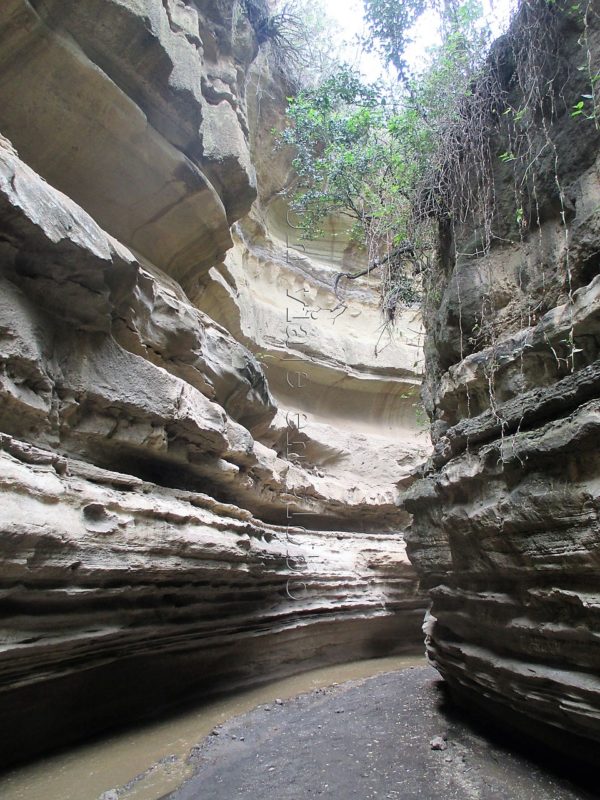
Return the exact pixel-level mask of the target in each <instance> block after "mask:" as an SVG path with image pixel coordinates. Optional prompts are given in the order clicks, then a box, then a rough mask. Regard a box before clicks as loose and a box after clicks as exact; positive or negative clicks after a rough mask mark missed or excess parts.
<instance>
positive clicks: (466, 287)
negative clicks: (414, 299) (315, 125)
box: [404, 12, 600, 758]
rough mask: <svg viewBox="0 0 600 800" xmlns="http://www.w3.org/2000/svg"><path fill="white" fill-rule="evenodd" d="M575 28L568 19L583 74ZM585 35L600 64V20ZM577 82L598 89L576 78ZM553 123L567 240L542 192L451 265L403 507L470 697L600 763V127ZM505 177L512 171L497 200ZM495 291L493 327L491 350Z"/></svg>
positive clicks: (572, 120)
mask: <svg viewBox="0 0 600 800" xmlns="http://www.w3.org/2000/svg"><path fill="white" fill-rule="evenodd" d="M558 13H561V12H558ZM597 19H598V18H597V16H594V26H597ZM579 33H580V31H579V29H578V27H577V24H576V21H574V19H573V17H572V16H569V15H565V17H564V18H563V20H562V28H561V31H560V34H561V46H562V48H563V54H562V55H563V57H564V59H566V63H567V64H568V65H570V69H571V72H570V74H571V75H572V76H577V70H576V66H577V64H578V63H579V62H577V64H576V63H575V61H576V59H577V58H579V52H580V49H581V43H580V42H578V38H577V37H578V36H579ZM589 41H590V46H591V58H592V59H593V61H594V63H596V62H597V57H598V52H599V49H598V41H599V40H598V30H597V28H596V27H593V30H592V31H591V32H590V40H589ZM572 80H573V83H572V84H570V88H571V89H572V90H573V91H575V92H578V91H580V92H581V93H582V94H583V93H585V88H584V86H583V84H582V83H581V84H580V83H578V81H580V80H581V78H580V76H579V77H572ZM546 123H547V124H549V125H550V126H551V127H550V131H551V136H552V139H553V141H554V142H555V143H556V147H557V151H556V154H557V158H558V163H559V164H561V165H562V166H561V171H560V180H561V184H562V187H563V192H564V197H565V198H566V199H565V203H566V202H567V200H568V202H569V203H570V205H569V232H568V235H565V228H564V225H563V224H562V221H561V217H560V206H559V207H558V208H557V206H556V204H555V205H554V211H553V212H552V213H551V212H550V211H548V209H549V208H550V207H551V203H550V200H549V198H548V197H546V196H545V195H544V196H542V198H541V199H540V205H541V206H542V207H544V208H545V212H544V215H543V217H544V218H543V220H542V223H541V226H540V227H539V228H537V227H535V226H532V228H531V230H530V231H529V232H527V233H525V234H523V235H522V236H520V237H519V235H518V232H517V235H515V236H513V237H512V238H513V239H514V241H513V242H512V243H509V242H506V241H505V242H504V243H500V242H498V243H495V244H494V246H493V247H492V250H491V252H490V253H489V255H487V256H486V257H485V258H479V259H476V258H471V259H468V258H464V257H463V258H460V259H458V260H457V262H456V263H455V264H453V265H452V268H451V269H450V270H449V272H448V273H447V274H446V275H445V277H444V276H443V274H442V273H440V280H441V281H442V287H443V290H442V292H441V295H440V297H439V299H438V302H437V303H436V307H435V308H434V309H431V310H430V314H429V318H428V321H427V322H428V343H427V351H428V375H429V380H428V384H427V391H426V394H427V396H428V404H429V411H430V413H431V416H432V419H433V431H434V444H435V449H434V455H433V457H432V459H431V461H430V464H429V467H428V469H427V470H426V472H425V474H424V476H423V477H422V479H421V480H420V481H419V482H418V483H417V484H416V485H415V486H413V487H412V488H411V489H410V490H409V492H408V495H407V498H406V500H405V503H404V507H405V508H406V509H407V510H408V511H410V512H412V513H413V514H414V515H415V517H414V523H413V527H412V531H411V532H410V536H409V554H410V556H411V559H412V561H413V563H414V564H415V565H416V567H417V570H418V572H419V574H420V576H421V578H422V580H423V585H424V586H425V587H426V588H428V589H429V592H430V596H431V598H432V600H433V604H432V608H431V616H430V617H429V619H428V622H427V624H426V633H427V643H428V644H427V646H428V651H429V655H430V658H431V659H432V660H433V662H434V664H435V665H436V666H437V668H438V669H439V671H440V672H441V673H442V675H443V676H444V677H445V678H446V679H447V680H448V682H449V684H450V685H451V687H452V688H453V690H454V692H455V694H456V696H457V697H460V698H461V700H463V701H464V702H465V703H467V704H469V705H470V706H473V705H479V706H481V707H483V708H484V709H485V710H486V711H487V712H489V711H492V712H493V713H495V714H497V715H499V716H501V717H502V718H503V719H504V721H505V722H507V723H508V724H509V725H511V726H514V725H517V724H519V725H520V726H522V727H524V728H525V729H526V730H527V731H528V733H529V734H532V735H534V736H541V737H543V738H547V739H550V740H553V741H555V742H559V743H560V746H561V747H562V748H565V747H569V746H570V747H571V750H572V751H573V752H575V753H576V755H579V756H582V755H584V754H587V756H588V757H590V758H595V753H597V748H598V742H599V741H600V678H599V675H600V594H599V583H598V570H599V568H600V525H599V509H600V494H599V489H598V486H599V484H598V476H599V469H600V463H599V459H598V441H599V435H600V428H599V424H600V416H599V408H600V406H599V403H600V401H599V400H598V398H599V396H600V361H599V360H598V342H599V341H600V340H599V335H600V327H599V326H600V302H599V291H600V277H598V267H599V261H598V252H600V224H599V223H600V215H599V212H598V209H599V202H600V181H599V175H600V161H599V160H598V157H597V156H598V151H599V149H600V139H599V137H598V132H597V130H596V129H595V128H594V126H593V124H591V123H590V122H589V121H584V120H578V119H577V118H576V117H573V116H571V115H570V113H569V110H568V108H567V107H566V106H564V107H563V108H562V109H561V110H560V111H559V112H558V117H557V118H556V119H555V120H553V121H552V122H550V121H549V120H546ZM541 133H542V132H541V130H538V131H535V132H534V137H535V136H541ZM534 140H535V141H538V139H535V138H534ZM507 185H510V176H507V174H506V173H502V170H501V169H500V168H499V171H498V184H497V187H496V189H497V191H498V192H499V197H500V202H501V203H508V199H507V198H506V197H503V196H502V187H503V186H504V187H505V186H507ZM507 207H510V206H507ZM505 223H506V220H505ZM490 297H491V298H493V299H492V301H490ZM490 303H491V305H492V307H493V308H494V312H493V313H494V319H493V321H492V322H493V324H495V325H496V328H497V337H496V338H495V341H493V342H491V343H488V346H486V347H481V345H479V346H478V345H477V336H478V332H479V330H480V327H478V326H480V325H481V324H482V319H481V309H482V308H486V307H488V308H489V306H490ZM459 320H460V324H461V325H462V326H463V330H464V332H465V336H464V338H463V339H462V341H461V336H460V334H459V331H458V330H457V326H458V324H459V322H458V321H459ZM488 322H489V320H488ZM461 350H462V356H464V357H461ZM565 734H567V735H566V736H565Z"/></svg>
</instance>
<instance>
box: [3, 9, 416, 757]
mask: <svg viewBox="0 0 600 800" xmlns="http://www.w3.org/2000/svg"><path fill="white" fill-rule="evenodd" d="M257 52H258V45H257V42H256V37H255V35H254V33H253V30H252V26H251V25H250V23H249V20H248V19H247V17H246V15H245V13H244V11H243V4H239V3H235V4H231V3H229V2H220V1H219V2H216V3H214V2H211V3H205V2H200V0H194V2H191V0H190V1H189V2H188V0H185V2H184V0H101V1H98V2H96V0H84V1H82V0H77V2H75V0H73V2H54V1H53V0H51V1H50V2H46V0H44V2H41V1H40V2H38V0H29V2H26V0H8V2H6V3H4V4H3V5H2V8H0V70H1V71H2V78H1V79H0V132H2V133H4V134H5V135H6V136H7V137H8V138H4V137H3V136H0V502H1V503H2V508H3V514H2V525H1V528H0V557H1V558H2V562H3V570H2V575H1V577H0V604H1V605H2V609H3V624H2V630H1V633H0V715H1V716H2V719H3V733H2V735H1V740H2V747H1V749H0V752H1V754H2V755H1V759H2V763H6V762H8V761H11V760H14V759H18V758H27V757H28V756H30V755H32V754H34V753H37V752H41V751H42V750H44V749H48V748H49V747H55V746H59V745H61V744H65V743H68V742H76V741H78V740H79V739H81V738H82V737H83V736H86V735H89V734H91V733H93V732H95V731H98V730H100V729H102V728H105V727H108V726H110V725H113V724H116V723H120V722H127V721H129V720H131V719H134V718H137V717H140V716H147V715H151V714H156V713H158V712H159V711H160V710H161V709H163V708H164V707H166V706H167V704H169V703H172V702H174V701H177V700H182V699H183V698H184V697H186V696H188V695H190V694H203V693H206V692H208V691H215V690H216V689H225V688H231V687H234V686H241V685H243V684H247V683H251V682H255V681H257V680H266V679H268V678H269V677H271V676H276V675H283V674H285V673H291V672H294V671H298V670H300V669H304V668H308V667H312V666H316V665H318V664H321V663H332V662H336V661H338V662H339V661H345V660H349V659H354V658H364V657H371V656H375V655H383V654H387V653H392V652H395V651H402V650H407V649H412V648H418V647H420V640H421V633H420V621H421V618H422V614H423V613H424V606H425V602H424V597H423V595H422V594H421V593H420V592H419V588H418V580H417V577H416V575H415V573H414V570H413V569H412V567H411V566H410V564H409V562H408V560H407V557H406V553H405V545H404V540H403V536H402V531H403V529H404V527H405V526H406V524H407V521H408V515H407V514H406V512H404V511H401V510H400V509H399V508H398V506H397V502H398V498H399V495H400V487H401V486H404V485H406V484H408V483H410V482H411V481H412V477H411V474H412V471H413V470H414V468H415V466H416V465H417V464H418V463H420V462H421V461H422V459H423V456H424V454H425V452H426V451H427V446H426V445H425V444H424V443H423V441H422V433H423V432H422V430H420V429H419V425H418V421H417V416H416V410H417V409H416V405H417V400H416V397H415V395H416V391H417V387H418V385H419V383H420V379H421V368H422V364H421V357H420V356H421V349H420V323H419V319H418V315H417V314H416V313H411V314H409V315H408V316H407V318H406V320H405V321H404V322H405V327H406V330H405V331H404V334H405V335H404V338H403V339H400V340H399V341H397V340H393V339H386V338H385V337H384V339H383V340H382V338H381V336H380V332H379V330H378V328H379V326H380V319H379V313H378V308H377V297H376V293H375V291H374V288H373V286H372V285H370V284H369V283H362V284H360V285H359V286H358V287H356V288H354V287H353V288H352V290H350V291H349V292H348V298H347V302H345V303H344V308H342V309H338V310H337V311H335V305H336V304H337V301H336V300H335V298H334V296H333V294H332V292H331V286H332V284H333V277H334V274H335V269H337V268H338V267H339V265H340V264H347V263H348V261H347V259H351V260H352V261H354V260H356V258H358V257H359V256H357V255H356V253H354V252H351V250H352V248H350V246H349V244H348V242H346V243H345V244H343V245H342V246H338V245H337V244H335V243H334V239H333V238H331V240H330V241H329V242H328V243H327V242H326V243H325V244H324V245H323V247H324V248H325V250H327V249H328V248H329V249H330V250H331V257H330V256H329V255H327V253H326V252H324V251H323V250H322V249H318V252H317V253H316V255H313V256H310V257H309V256H307V255H306V254H302V253H301V252H299V249H300V250H301V247H300V245H299V243H298V242H294V243H293V244H294V246H295V247H296V250H294V247H292V246H291V245H290V242H289V241H285V237H284V238H282V236H283V234H282V233H281V225H282V222H281V219H282V218H281V213H282V212H281V204H280V200H273V203H271V200H272V195H274V194H275V195H277V193H279V192H280V191H281V189H282V188H283V187H284V183H285V180H286V175H287V172H288V171H289V160H288V162H286V161H285V158H283V156H278V157H277V158H278V167H277V169H276V170H271V168H270V160H269V159H270V142H271V139H270V133H269V132H270V130H271V128H272V127H273V124H274V123H275V122H276V121H277V120H278V119H279V120H280V118H281V114H282V108H283V104H284V103H285V97H286V94H287V92H286V91H285V89H284V88H283V86H282V79H281V76H276V75H274V74H271V72H270V67H269V63H268V60H266V59H265V54H264V53H261V54H258V58H257ZM257 81H258V82H262V83H261V85H262V86H267V85H268V86H269V87H270V89H272V90H273V95H272V97H273V98H275V99H274V100H273V99H271V101H270V105H269V103H267V102H266V100H265V98H264V97H263V96H262V95H261V94H260V92H259V91H258V88H257ZM247 87H248V97H247V96H246V91H247ZM261 104H262V105H261ZM267 144H268V146H267ZM286 163H287V166H286ZM257 173H258V182H257ZM257 192H258V194H259V200H258V201H257V203H256V204H255V205H254V207H253V209H252V213H251V214H249V211H250V206H251V204H252V202H253V200H254V198H255V196H256V195H257ZM234 223H235V225H234V229H233V232H232V230H231V225H232V224H234ZM271 229H272V230H273V233H271ZM232 245H233V247H232ZM290 250H291V251H292V253H291V255H290ZM328 259H329V260H328ZM292 292H299V293H300V296H301V297H302V298H303V302H302V303H298V301H297V300H296V301H293V302H294V304H295V305H298V306H299V307H302V308H304V309H310V311H309V316H310V325H309V326H308V327H307V328H306V335H305V336H304V338H303V339H302V340H301V341H300V340H299V339H298V340H296V341H292V336H291V335H290V328H289V327H288V326H289V324H290V319H289V311H290V308H289V302H292V301H291V300H290V294H291V293H292ZM334 311H335V313H334ZM340 312H341V314H342V315H341V316H339V314H340ZM409 328H410V330H409ZM376 351H377V353H378V355H376ZM290 362H291V363H292V364H293V367H292V369H289V363H290ZM288 526H289V527H288Z"/></svg>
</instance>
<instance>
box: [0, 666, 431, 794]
mask: <svg viewBox="0 0 600 800" xmlns="http://www.w3.org/2000/svg"><path fill="white" fill-rule="evenodd" d="M423 663H424V660H423V659H422V658H415V657H410V656H408V657H407V656H397V657H393V658H381V659H373V660H370V661H357V662H355V663H353V664H345V665H341V666H334V667H326V668H323V669H319V670H313V671H312V672H305V673H303V674H301V675H296V676H294V677H291V678H286V679H283V680H279V681H276V682H274V683H270V684H268V685H265V686H261V687H259V688H256V689H249V690H247V691H244V692H238V693H236V694H234V695H232V696H230V697H224V698H220V699H216V700H214V701H212V702H209V703H206V702H205V703H203V704H197V705H195V706H194V707H193V708H192V709H190V710H187V711H185V712H184V713H179V714H177V715H174V716H170V717H169V718H168V719H163V720H160V721H154V722H151V723H146V724H144V725H141V726H139V727H137V728H134V729H130V730H128V731H127V732H124V733H120V734H113V735H111V736H109V737H106V738H103V739H100V740H97V741H94V742H90V743H89V744H85V745H82V746H81V747H78V748H75V749H72V750H69V751H67V752H65V753H60V754H58V755H55V756H51V757H49V758H45V759H41V760H39V761H36V762H35V763H34V764H32V765H30V766H27V767H21V768H19V769H16V770H13V771H11V772H9V773H5V774H4V775H2V776H0V798H2V800H99V798H101V797H102V795H103V794H104V793H105V792H109V791H110V790H111V789H115V790H118V798H119V800H159V798H161V797H163V796H164V795H165V794H167V793H168V792H170V791H172V790H173V789H175V788H176V787H177V786H179V785H180V784H181V783H182V782H183V781H184V780H185V779H186V778H188V777H189V775H190V774H191V767H190V766H189V765H188V764H187V763H186V759H187V757H188V755H189V752H190V750H191V748H192V747H193V746H194V745H195V744H197V743H198V742H199V741H200V740H201V739H202V738H204V737H205V736H207V735H208V734H209V733H210V732H211V730H213V728H214V727H215V726H217V725H220V724H222V723H223V722H225V721H226V720H228V719H231V718H232V717H235V716H238V715H239V714H245V713H246V712H247V711H250V710H251V709H253V708H255V707H256V706H258V705H261V704H262V703H270V702H274V701H275V699H276V698H281V699H288V698H290V697H294V696H296V695H298V694H303V693H304V692H309V691H311V690H313V689H317V688H321V687H325V686H331V685H332V684H334V683H342V682H343V681H352V680H358V679H360V678H367V677H370V676H372V675H377V674H380V673H382V672H390V671H392V670H399V669H407V668H408V667H411V666H421V665H422V664H423Z"/></svg>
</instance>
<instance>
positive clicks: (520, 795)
mask: <svg viewBox="0 0 600 800" xmlns="http://www.w3.org/2000/svg"><path fill="white" fill-rule="evenodd" d="M438 684H439V681H436V673H435V672H434V671H433V670H432V669H431V668H429V667H416V668H412V669H408V670H404V671H402V672H398V673H389V674H387V675H382V676H378V677H375V678H370V679H368V680H366V681H364V682H360V683H349V684H343V685H341V686H339V687H336V688H335V689H328V690H317V691H316V692H313V693H311V694H309V695H303V696H301V697H298V698H296V699H294V700H291V701H287V702H286V703H285V704H284V705H283V707H280V708H276V709H271V710H269V711H266V709H264V708H258V709H256V711H253V712H251V713H250V714H247V715H246V716H244V717H240V718H238V719H236V720H232V721H230V722H229V723H227V724H226V725H224V726H223V727H222V728H221V730H220V735H219V737H218V738H215V737H210V738H209V739H208V740H205V741H204V742H203V743H202V745H201V746H200V747H199V748H197V749H195V750H194V752H193V754H192V756H191V757H192V758H193V760H194V761H195V762H196V763H197V773H196V775H195V777H194V778H192V779H191V780H190V781H189V782H188V783H186V784H185V785H184V786H182V787H181V789H179V790H177V791H176V792H174V793H172V794H170V795H169V797H168V800H204V798H207V800H208V798H211V800H232V798H248V800H250V799H252V800H256V798H258V797H274V798H275V797H276V798H277V799H278V800H309V798H317V797H322V798H330V799H331V800H382V798H385V800H397V799H401V800H417V798H419V800H440V798H444V800H474V799H475V798H476V799H477V800H584V798H592V797H593V796H596V795H592V794H589V793H588V792H587V791H586V790H584V789H582V788H578V787H577V786H576V785H574V784H572V783H571V782H569V781H568V780H566V779H564V778H559V777H557V776H552V775H551V774H548V772H547V769H545V768H544V767H543V766H540V765H539V764H537V763H535V762H534V761H530V760H528V759H527V758H524V757H523V756H520V755H518V754H516V753H515V752H512V751H511V749H510V747H508V746H507V745H506V744H504V745H501V744H500V743H498V742H495V743H494V742H490V741H488V740H486V739H485V738H483V736H482V735H481V732H478V731H477V730H475V729H474V728H472V727H471V726H470V725H469V724H468V723H467V722H465V720H463V719H460V718H457V717H455V716H449V715H448V713H447V711H445V710H444V709H443V707H442V701H443V695H442V694H441V692H440V690H439V688H438ZM440 730H444V736H446V739H447V740H446V741H445V740H444V739H442V737H441V736H439V738H440V740H441V741H445V744H446V749H445V750H442V749H432V748H431V744H430V740H431V738H432V735H433V734H438V735H439V731H440ZM241 736H243V737H244V741H241V739H240V737H241ZM165 800H166V799H165Z"/></svg>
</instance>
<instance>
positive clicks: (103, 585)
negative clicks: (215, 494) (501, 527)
mask: <svg viewBox="0 0 600 800" xmlns="http://www.w3.org/2000/svg"><path fill="white" fill-rule="evenodd" d="M0 445H1V448H2V449H1V450H0V465H1V469H0V491H1V495H2V503H3V519H4V522H3V529H2V539H1V541H0V547H1V551H2V561H3V570H2V578H1V580H0V598H1V602H2V606H3V609H4V613H3V623H2V643H1V645H0V684H1V685H2V690H0V708H1V709H2V716H3V720H4V724H3V726H2V727H3V734H2V753H3V760H6V759H11V758H15V757H19V756H20V755H22V753H23V751H26V752H31V751H35V750H38V749H44V748H45V747H46V746H47V743H46V742H45V737H46V736H47V735H49V734H52V735H53V736H57V737H59V738H60V739H61V740H63V741H65V740H70V741H73V740H77V737H78V736H79V735H80V734H81V732H82V730H83V731H85V732H88V731H89V730H90V729H91V728H94V727H98V726H101V725H106V724H111V723H114V716H115V714H124V715H129V714H132V713H134V712H135V713H136V715H140V714H144V715H151V714H156V713H157V712H158V711H159V710H161V708H164V707H165V705H166V704H167V703H168V702H172V701H173V700H176V699H180V698H182V697H183V696H185V695H186V694H188V693H189V692H190V690H193V691H194V692H196V693H200V692H203V691H208V690H215V689H216V688H233V687H235V686H239V685H241V684H246V683H249V682H252V681H256V680H259V679H260V678H261V677H263V676H265V675H269V676H275V675H281V674H285V673H289V672H293V671H298V670H300V669H304V668H309V667H311V666H313V665H316V664H320V663H327V662H335V661H342V660H350V659H352V658H358V657H364V656H376V655H378V654H380V653H381V652H389V651H390V649H397V650H402V649H403V648H404V649H410V648H411V647H414V644H415V630H416V629H417V628H418V625H419V622H420V620H421V618H422V613H423V604H422V599H421V597H420V595H419V594H418V591H417V580H416V577H415V574H414V571H413V570H412V567H411V566H410V564H409V562H408V559H407V557H406V553H405V545H404V543H403V542H402V540H401V539H399V538H398V537H397V536H395V535H393V534H381V535H377V534H362V535H360V534H352V533H344V532H336V533H331V532H326V533H323V532H319V531H309V530H306V529H304V528H297V527H289V528H288V527H286V528H282V527H276V526H270V525H267V524H265V523H262V522H260V521H258V520H256V519H254V518H253V517H252V515H251V514H250V513H249V512H247V511H243V510H241V509H239V508H237V507H235V506H229V505H225V504H221V503H218V502H217V501H215V500H214V499H213V498H211V497H209V496H208V495H205V494H199V493H192V492H186V491H182V490H175V489H171V490H170V489H165V488H161V487H159V486H157V485H155V484H149V483H146V482H143V481H142V480H140V479H139V478H135V477H133V476H131V475H125V474H122V473H116V472H109V471H107V470H103V469H100V468H97V467H93V466H91V465H90V464H87V463H85V462H80V461H77V460H73V459H68V458H64V457H60V456H56V455H53V454H51V453H49V452H48V451H47V450H41V449H38V448H35V447H32V446H31V445H27V444H25V443H23V442H20V441H19V440H16V439H12V438H11V437H8V436H6V435H2V436H1V437H0ZM392 642H394V646H393V647H391V643H392ZM263 679H264V678H263ZM109 686H110V687H111V689H110V693H109V695H108V696H107V694H106V691H107V688H108V687H109ZM24 717H25V718H30V719H35V720H36V721H37V722H36V726H35V727H34V728H33V729H32V728H31V727H30V726H29V725H24V724H23V718H24Z"/></svg>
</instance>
